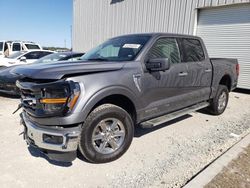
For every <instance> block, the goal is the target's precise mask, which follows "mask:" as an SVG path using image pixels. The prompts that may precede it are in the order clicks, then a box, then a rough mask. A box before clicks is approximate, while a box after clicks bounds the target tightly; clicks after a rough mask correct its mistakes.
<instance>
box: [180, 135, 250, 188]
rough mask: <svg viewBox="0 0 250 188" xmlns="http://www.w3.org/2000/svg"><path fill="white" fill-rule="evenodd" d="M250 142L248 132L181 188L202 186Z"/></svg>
mask: <svg viewBox="0 0 250 188" xmlns="http://www.w3.org/2000/svg"><path fill="white" fill-rule="evenodd" d="M249 144H250V133H248V134H247V135H246V136H245V137H243V139H241V140H240V141H238V142H237V143H236V144H235V145H233V146H232V147H231V148H230V149H229V150H228V151H226V152H225V153H224V154H222V155H221V156H219V157H218V158H217V159H216V160H215V161H214V162H212V164H210V165H209V166H208V167H207V168H205V169H204V170H203V171H201V172H200V173H199V174H198V175H196V177H194V179H192V180H191V181H190V182H188V183H187V184H186V185H185V186H184V187H183V188H194V187H195V188H198V187H204V186H205V185H206V184H208V183H209V182H210V181H211V180H212V179H213V178H214V177H215V176H216V175H217V174H218V173H220V172H221V171H222V169H223V167H225V166H227V165H228V164H229V163H230V162H231V161H232V160H233V159H235V158H237V156H238V155H239V154H240V153H241V152H242V151H243V150H244V148H246V147H247V146H248V145H249Z"/></svg>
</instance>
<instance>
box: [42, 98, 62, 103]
mask: <svg viewBox="0 0 250 188" xmlns="http://www.w3.org/2000/svg"><path fill="white" fill-rule="evenodd" d="M66 102H67V98H55V99H53V98H50V99H40V103H42V104H64V103H66Z"/></svg>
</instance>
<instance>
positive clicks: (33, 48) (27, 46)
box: [25, 44, 40, 50]
mask: <svg viewBox="0 0 250 188" xmlns="http://www.w3.org/2000/svg"><path fill="white" fill-rule="evenodd" d="M25 46H26V48H28V49H29V50H38V49H40V47H39V46H38V45H36V44H25Z"/></svg>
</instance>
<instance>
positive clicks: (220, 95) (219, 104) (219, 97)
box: [209, 85, 229, 115]
mask: <svg viewBox="0 0 250 188" xmlns="http://www.w3.org/2000/svg"><path fill="white" fill-rule="evenodd" d="M228 97H229V91H228V88H227V87H226V86H225V85H219V87H218V90H217V93H216V95H215V97H214V98H213V99H212V101H211V102H210V107H209V111H210V113H212V114H214V115H220V114H222V113H223V112H224V111H225V109H226V107H227V103H228Z"/></svg>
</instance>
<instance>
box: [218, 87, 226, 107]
mask: <svg viewBox="0 0 250 188" xmlns="http://www.w3.org/2000/svg"><path fill="white" fill-rule="evenodd" d="M226 105H227V94H226V92H225V91H223V92H222V93H221V94H220V96H219V99H218V110H223V109H224V108H225V107H226Z"/></svg>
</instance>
